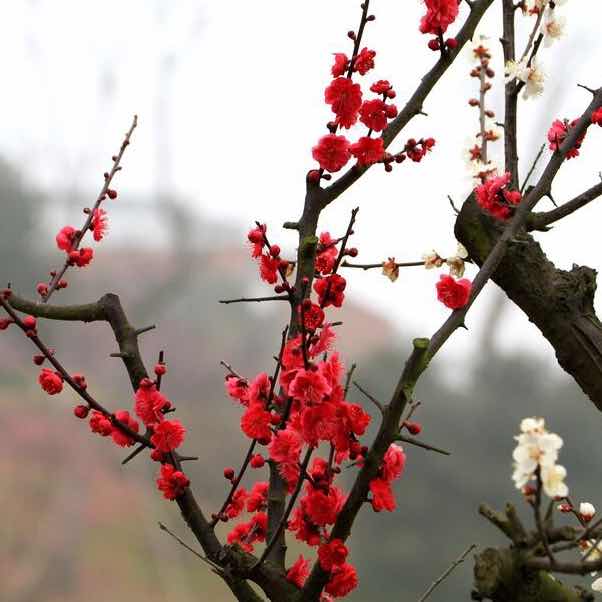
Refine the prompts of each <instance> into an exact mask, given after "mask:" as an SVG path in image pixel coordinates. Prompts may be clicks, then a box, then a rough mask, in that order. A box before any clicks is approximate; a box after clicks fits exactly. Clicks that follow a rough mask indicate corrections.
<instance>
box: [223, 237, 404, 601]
mask: <svg viewBox="0 0 602 602" xmlns="http://www.w3.org/2000/svg"><path fill="white" fill-rule="evenodd" d="M266 230H267V229H266V228H265V226H258V227H257V228H254V229H253V230H251V231H250V232H249V235H248V239H249V241H250V242H251V244H252V250H251V255H252V257H255V258H257V257H261V254H262V252H263V249H264V247H265V245H266V242H265V241H266V237H265V233H266ZM341 242H342V239H338V238H334V237H332V236H331V235H330V233H329V232H322V233H321V234H320V237H319V241H318V245H317V252H316V256H315V262H314V270H315V274H316V279H315V282H314V284H313V294H309V293H310V291H309V290H307V291H306V293H307V296H306V298H304V299H303V300H302V301H301V302H300V303H299V304H298V306H297V307H296V309H295V315H296V320H297V323H296V328H295V331H293V333H292V334H291V335H290V336H289V338H288V339H287V340H286V341H284V342H283V347H282V349H281V353H280V357H279V361H278V371H277V374H278V376H277V380H276V374H275V375H274V376H273V377H271V376H269V375H268V374H267V373H265V372H262V373H260V374H258V375H257V376H255V377H254V378H252V379H246V378H244V377H241V376H240V375H238V374H235V373H234V372H230V373H229V374H228V375H227V376H226V379H225V387H226V391H227V393H228V395H229V396H230V397H231V398H232V399H234V400H236V401H237V403H239V404H240V406H241V408H242V411H243V412H242V416H241V421H240V428H241V431H242V432H243V434H244V435H245V436H246V437H247V438H248V439H249V440H251V442H252V444H253V445H254V446H255V445H259V446H262V447H263V448H264V451H263V452H261V453H255V454H254V455H253V456H252V458H251V461H250V466H251V467H252V468H256V469H261V468H262V467H264V465H265V460H266V459H269V461H270V462H271V463H272V465H273V466H275V467H276V468H277V470H278V472H279V474H280V476H281V477H282V479H283V481H284V482H285V484H286V486H287V489H288V492H289V494H293V495H299V497H298V500H297V503H296V505H295V507H294V508H293V509H292V513H291V515H290V518H289V520H288V522H287V525H286V528H287V530H288V531H290V532H291V533H293V534H294V535H295V537H296V538H297V539H298V540H300V541H302V542H305V543H306V544H308V545H309V546H313V547H316V548H317V549H318V559H319V562H320V565H321V566H322V568H323V569H324V570H325V571H327V572H328V573H329V574H330V577H329V581H328V584H327V585H326V589H325V591H326V594H327V596H334V597H340V596H344V595H347V594H348V593H349V592H350V591H351V590H352V589H354V588H355V587H356V585H357V574H356V571H355V568H354V567H353V566H352V565H351V564H349V563H348V562H347V555H348V551H347V548H346V547H345V545H344V542H343V541H341V540H337V539H336V538H335V539H331V537H330V529H331V527H332V525H334V523H335V522H336V520H337V517H338V515H339V513H340V511H341V510H342V508H343V506H344V504H345V500H346V494H345V493H344V492H343V490H342V489H341V488H340V487H339V486H338V485H337V484H336V483H335V480H336V476H337V475H338V474H339V473H340V472H341V467H342V465H343V463H345V462H350V463H351V465H354V466H356V467H360V466H362V465H363V462H364V458H365V456H366V454H367V453H368V448H367V447H366V446H365V445H362V443H361V441H360V438H361V437H362V436H363V435H364V434H365V432H366V429H367V427H368V425H369V424H370V420H371V417H370V415H369V414H368V413H367V412H366V411H365V410H364V409H363V408H362V406H361V405H359V404H357V403H353V402H351V401H348V400H347V399H346V395H347V392H346V389H345V385H344V379H345V368H344V365H343V363H342V362H341V360H340V356H339V354H338V352H337V351H336V350H335V349H334V341H335V332H334V328H333V326H332V325H331V324H330V323H329V322H328V321H327V320H326V313H325V310H326V309H327V308H329V307H334V308H339V307H341V306H342V305H343V303H344V300H345V287H346V280H345V278H344V277H343V276H341V275H340V274H338V273H337V269H338V265H339V264H340V258H341V257H342V256H343V255H345V254H351V255H355V254H356V253H357V251H356V250H354V249H347V248H344V247H343V245H342V244H341ZM339 246H340V247H341V248H339ZM272 248H273V246H272ZM289 290H290V289H289ZM321 445H326V446H327V448H328V449H329V450H330V451H329V453H328V459H325V458H323V457H319V456H315V457H314V458H313V459H312V460H311V462H310V456H311V454H312V453H313V452H314V451H315V450H317V449H318V448H319V447H320V446H321ZM405 462H406V457H405V453H404V451H403V449H402V448H401V447H400V446H398V445H395V444H392V445H391V446H390V447H389V449H388V450H387V452H386V454H385V456H384V459H383V462H382V465H381V466H380V468H379V471H378V474H377V476H376V478H374V479H372V481H371V482H370V500H369V501H370V503H371V505H372V508H373V509H374V511H375V512H380V511H383V510H385V511H389V512H390V511H393V510H394V509H395V507H396V503H395V497H394V494H393V489H392V482H393V481H394V480H396V479H398V478H399V477H400V476H401V475H402V473H403V471H404V467H405ZM224 476H225V477H226V478H227V479H228V480H230V481H231V482H232V483H233V489H232V492H231V495H230V496H229V501H228V503H227V504H226V505H225V507H224V509H223V511H222V513H221V514H220V515H219V516H216V519H219V520H222V521H228V520H230V519H234V518H237V517H238V516H239V515H240V514H241V513H242V512H243V511H245V510H246V512H249V513H250V514H251V517H250V518H249V519H248V520H245V521H243V522H241V523H239V524H237V525H236V526H234V527H233V528H232V529H231V531H230V533H229V534H228V542H229V543H230V544H234V543H236V544H238V545H239V546H240V547H241V548H242V549H244V550H245V551H248V552H252V551H253V549H254V544H255V543H258V542H264V541H265V538H266V532H267V515H266V514H265V511H266V508H267V493H268V483H267V482H266V481H264V480H261V481H258V482H256V483H255V484H254V485H253V487H252V488H251V489H250V490H249V491H247V490H246V489H245V488H243V487H242V486H240V484H239V482H240V479H239V478H236V479H235V474H234V470H233V469H231V468H226V469H225V470H224ZM239 476H240V475H239ZM295 492H296V493H295ZM293 499H294V498H293ZM308 572H309V561H308V560H307V559H305V558H304V557H303V556H300V557H299V558H298V559H297V561H296V562H295V563H294V564H293V565H292V567H291V568H290V569H289V571H288V574H287V577H288V579H289V580H290V581H291V582H293V583H295V584H296V585H298V586H299V587H301V586H302V585H303V583H304V581H305V579H306V577H307V575H308ZM326 599H327V598H326Z"/></svg>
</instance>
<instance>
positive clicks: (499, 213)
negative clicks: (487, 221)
mask: <svg viewBox="0 0 602 602" xmlns="http://www.w3.org/2000/svg"><path fill="white" fill-rule="evenodd" d="M511 179H512V176H511V175H510V173H508V172H507V173H505V174H504V175H503V176H493V177H489V178H488V179H486V180H485V181H484V182H483V184H481V185H480V186H477V188H476V189H475V197H476V200H477V203H478V204H479V206H480V207H481V208H482V209H483V210H484V211H486V212H487V213H489V214H490V215H492V216H493V217H495V218H497V219H501V220H505V219H508V218H509V217H511V216H512V215H513V212H514V209H515V208H516V206H517V205H518V204H519V203H520V201H521V199H522V195H521V193H520V192H519V191H518V190H510V189H509V188H508V184H510V180H511Z"/></svg>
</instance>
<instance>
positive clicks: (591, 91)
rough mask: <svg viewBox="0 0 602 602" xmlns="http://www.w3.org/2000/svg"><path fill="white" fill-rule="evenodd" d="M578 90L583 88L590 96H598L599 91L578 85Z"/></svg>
mask: <svg viewBox="0 0 602 602" xmlns="http://www.w3.org/2000/svg"><path fill="white" fill-rule="evenodd" d="M577 87H578V88H583V89H584V90H587V91H588V92H589V93H590V94H592V95H594V96H595V95H596V92H597V90H594V89H593V88H590V87H589V86H585V85H583V84H577Z"/></svg>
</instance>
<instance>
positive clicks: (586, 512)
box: [579, 502, 596, 523]
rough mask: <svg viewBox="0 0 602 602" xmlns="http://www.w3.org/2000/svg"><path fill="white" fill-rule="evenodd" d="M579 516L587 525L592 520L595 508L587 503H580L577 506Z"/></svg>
mask: <svg viewBox="0 0 602 602" xmlns="http://www.w3.org/2000/svg"><path fill="white" fill-rule="evenodd" d="M579 514H580V515H581V518H582V519H583V520H584V521H585V522H586V523H588V522H589V521H590V520H592V518H594V514H596V508H595V507H594V505H593V504H590V503H589V502H581V503H580V504H579Z"/></svg>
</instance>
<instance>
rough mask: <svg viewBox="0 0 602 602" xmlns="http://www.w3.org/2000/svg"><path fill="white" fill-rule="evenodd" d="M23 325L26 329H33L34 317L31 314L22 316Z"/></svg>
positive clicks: (34, 324) (34, 325)
mask: <svg viewBox="0 0 602 602" xmlns="http://www.w3.org/2000/svg"><path fill="white" fill-rule="evenodd" d="M23 326H24V327H25V328H27V330H34V329H35V327H36V319H35V318H34V317H33V316H25V317H24V318H23Z"/></svg>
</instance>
